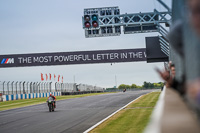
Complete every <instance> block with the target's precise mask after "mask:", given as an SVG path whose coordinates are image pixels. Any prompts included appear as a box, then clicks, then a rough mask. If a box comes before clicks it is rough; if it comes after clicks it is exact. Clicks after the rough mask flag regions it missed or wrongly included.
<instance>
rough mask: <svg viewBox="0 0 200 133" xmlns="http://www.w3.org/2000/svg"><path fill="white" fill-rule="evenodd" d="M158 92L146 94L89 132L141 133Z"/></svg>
mask: <svg viewBox="0 0 200 133" xmlns="http://www.w3.org/2000/svg"><path fill="white" fill-rule="evenodd" d="M159 95H160V92H152V93H149V94H146V95H144V96H142V97H141V98H139V99H138V100H136V101H135V102H133V103H132V104H130V105H129V106H127V107H126V108H125V109H123V110H121V111H120V112H118V113H117V114H115V115H114V116H113V117H111V118H110V119H108V120H107V121H105V122H104V123H102V124H101V125H99V126H98V127H96V128H95V129H94V130H92V131H91V132H90V133H142V132H143V130H144V129H145V127H146V126H147V124H148V122H149V118H150V115H151V113H152V111H153V109H154V107H155V105H156V102H157V100H158V98H159Z"/></svg>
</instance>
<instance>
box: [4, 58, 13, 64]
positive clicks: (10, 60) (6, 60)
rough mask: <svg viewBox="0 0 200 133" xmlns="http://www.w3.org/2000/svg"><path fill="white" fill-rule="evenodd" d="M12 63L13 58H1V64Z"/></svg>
mask: <svg viewBox="0 0 200 133" xmlns="http://www.w3.org/2000/svg"><path fill="white" fill-rule="evenodd" d="M13 63H14V58H3V60H2V61H1V64H13Z"/></svg>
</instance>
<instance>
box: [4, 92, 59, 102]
mask: <svg viewBox="0 0 200 133" xmlns="http://www.w3.org/2000/svg"><path fill="white" fill-rule="evenodd" d="M50 94H53V95H54V96H61V92H47V93H30V94H13V95H3V96H2V98H3V101H12V100H19V99H32V98H41V97H48V96H49V95H50Z"/></svg>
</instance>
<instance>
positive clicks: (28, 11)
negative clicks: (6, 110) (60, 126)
mask: <svg viewBox="0 0 200 133" xmlns="http://www.w3.org/2000/svg"><path fill="white" fill-rule="evenodd" d="M163 1H165V2H166V4H167V5H168V6H170V7H171V0H163ZM109 6H118V7H119V8H120V13H121V14H125V13H138V12H153V10H154V8H156V9H157V10H159V11H165V9H164V8H163V7H162V6H161V5H160V4H159V3H158V2H157V1H156V0H1V1H0V46H1V48H0V54H1V55H5V54H28V53H47V52H48V53H49V52H69V51H88V50H109V49H132V48H145V37H147V36H157V35H158V33H145V34H144V33H142V34H128V35H127V34H126V35H124V34H123V33H122V35H120V36H113V37H96V38H85V34H84V30H83V28H82V16H83V10H84V8H98V7H109ZM155 66H157V67H159V68H163V63H146V62H129V63H115V64H112V65H111V64H110V63H105V64H89V65H61V66H41V67H23V68H19V67H18V68H0V75H1V76H0V81H33V82H34V81H35V82H36V81H41V78H40V73H43V74H46V73H47V74H49V73H51V74H56V75H59V74H60V75H63V77H64V82H66V83H72V82H74V77H75V82H76V83H83V84H90V85H97V86H100V87H113V86H115V84H116V83H117V86H118V85H120V84H122V83H123V84H129V85H131V84H132V83H135V84H137V85H142V84H143V82H144V81H147V82H159V81H162V80H161V79H160V77H159V76H158V74H157V73H156V72H155V71H154V67H155ZM115 77H116V78H115ZM115 79H116V80H115Z"/></svg>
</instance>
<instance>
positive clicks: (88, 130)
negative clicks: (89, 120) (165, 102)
mask: <svg viewBox="0 0 200 133" xmlns="http://www.w3.org/2000/svg"><path fill="white" fill-rule="evenodd" d="M150 93H151V92H150ZM147 94H149V93H147ZM143 95H146V94H143ZM143 95H141V96H139V97H138V98H136V99H134V100H133V101H131V102H129V103H128V104H126V105H125V106H123V107H122V108H120V109H118V110H117V111H115V112H114V113H112V114H111V115H109V116H108V117H106V118H104V119H103V120H101V121H100V122H98V123H97V124H95V125H94V126H92V127H90V128H89V129H87V130H86V131H84V132H83V133H88V132H90V131H91V130H93V129H94V128H96V127H97V126H99V125H100V124H101V123H103V122H104V121H106V120H108V119H109V118H110V117H112V116H113V115H115V114H116V113H118V112H119V111H121V110H122V109H124V108H126V107H127V106H128V105H129V104H131V103H132V102H134V101H136V100H137V99H139V98H140V97H142V96H143Z"/></svg>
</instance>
